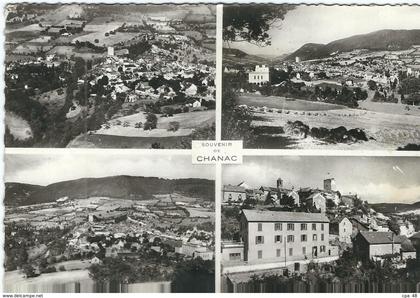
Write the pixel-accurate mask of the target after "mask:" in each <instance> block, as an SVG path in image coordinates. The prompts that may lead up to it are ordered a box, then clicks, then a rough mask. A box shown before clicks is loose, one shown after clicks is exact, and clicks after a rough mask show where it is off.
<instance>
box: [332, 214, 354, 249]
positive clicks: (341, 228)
mask: <svg viewBox="0 0 420 298" xmlns="http://www.w3.org/2000/svg"><path fill="white" fill-rule="evenodd" d="M352 233H353V225H352V223H351V221H350V220H349V219H348V218H347V217H338V218H334V219H333V220H332V221H331V223H330V234H332V235H337V236H338V240H339V241H340V242H344V243H351V235H352Z"/></svg>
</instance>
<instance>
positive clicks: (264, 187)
mask: <svg viewBox="0 0 420 298" xmlns="http://www.w3.org/2000/svg"><path fill="white" fill-rule="evenodd" d="M260 189H262V190H263V191H274V192H276V191H277V188H275V187H270V186H261V187H260Z"/></svg>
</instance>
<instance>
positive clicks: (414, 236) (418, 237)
mask: <svg viewBox="0 0 420 298" xmlns="http://www.w3.org/2000/svg"><path fill="white" fill-rule="evenodd" d="M410 239H420V232H417V233H415V234H414V235H413V236H411V237H410Z"/></svg>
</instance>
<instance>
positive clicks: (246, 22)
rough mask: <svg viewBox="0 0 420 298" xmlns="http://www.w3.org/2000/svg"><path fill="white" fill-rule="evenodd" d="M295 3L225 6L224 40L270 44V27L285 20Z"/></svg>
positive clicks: (259, 44)
mask: <svg viewBox="0 0 420 298" xmlns="http://www.w3.org/2000/svg"><path fill="white" fill-rule="evenodd" d="M293 8H294V6H293V5H289V4H282V5H261V4H252V5H225V6H224V8H223V40H224V41H227V42H229V41H232V42H233V41H247V42H250V43H253V44H256V45H258V46H268V45H270V44H271V38H270V36H269V34H268V31H269V30H270V28H271V27H272V26H273V25H275V24H276V23H277V22H278V21H280V20H284V17H285V15H286V13H287V12H288V11H289V10H291V9H293Z"/></svg>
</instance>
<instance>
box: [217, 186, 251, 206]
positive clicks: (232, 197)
mask: <svg viewBox="0 0 420 298" xmlns="http://www.w3.org/2000/svg"><path fill="white" fill-rule="evenodd" d="M245 199H246V193H245V188H243V187H242V186H236V185H224V186H223V201H222V202H223V203H225V204H242V203H243V201H244V200H245Z"/></svg>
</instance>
